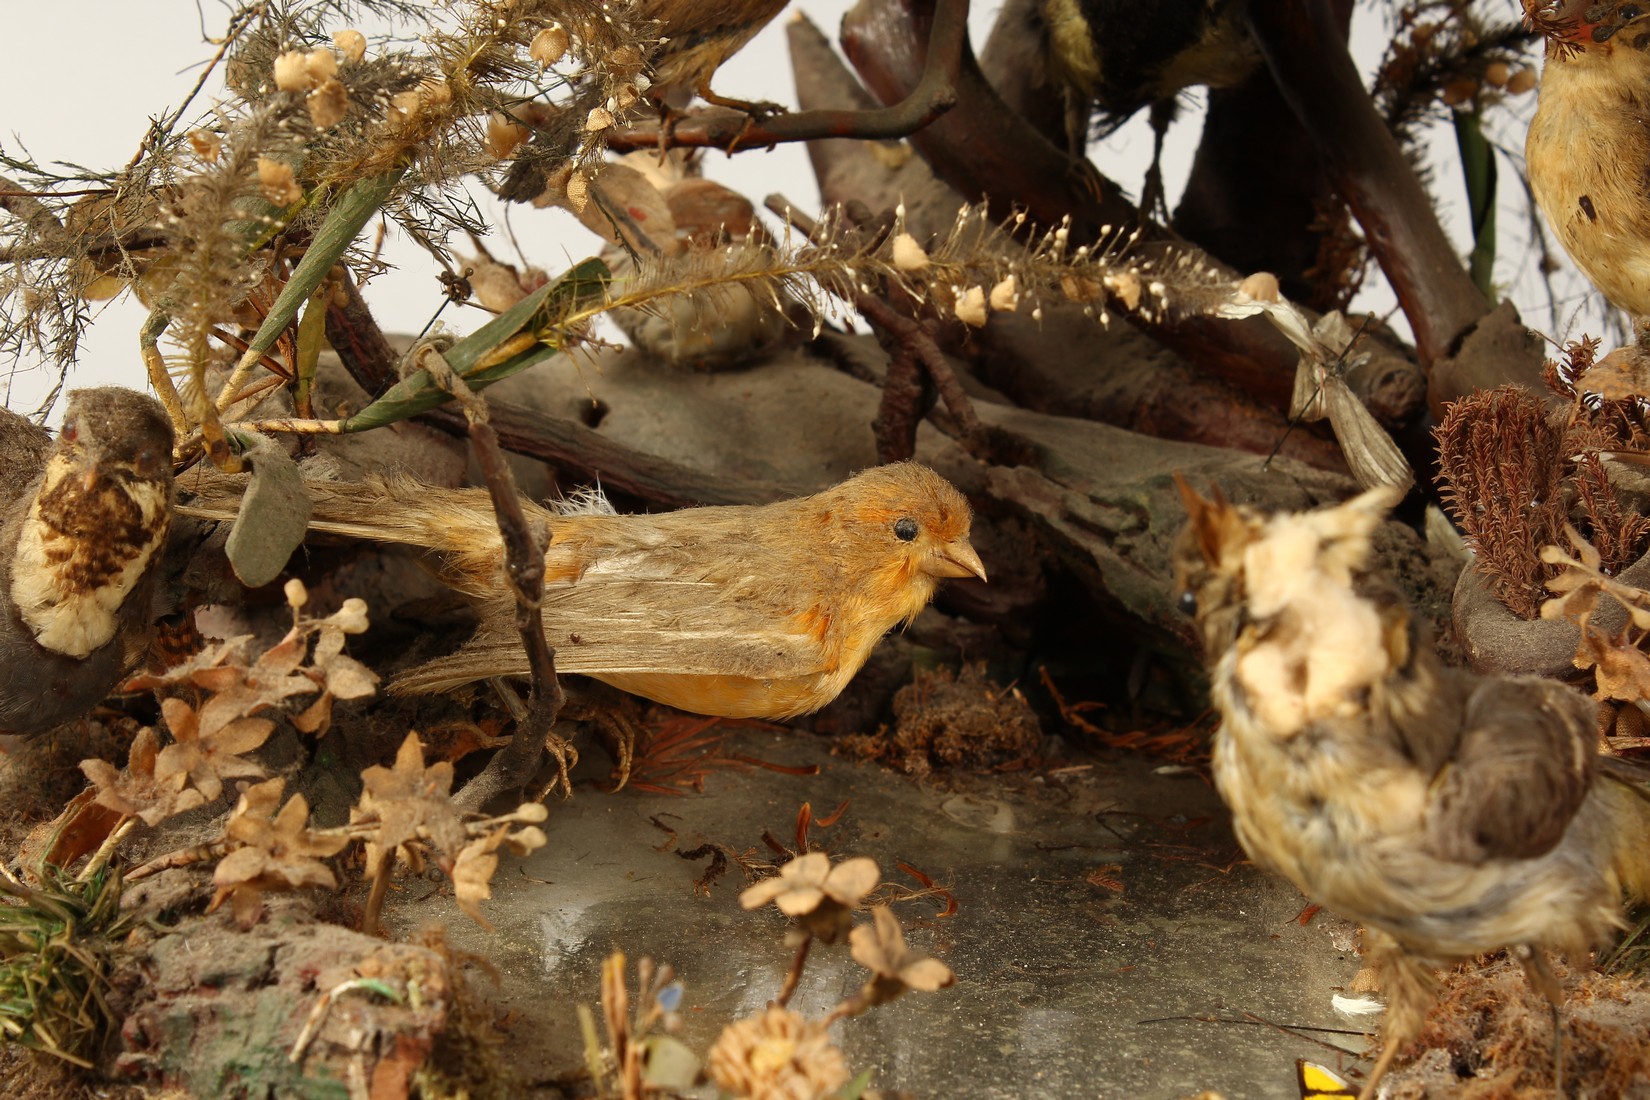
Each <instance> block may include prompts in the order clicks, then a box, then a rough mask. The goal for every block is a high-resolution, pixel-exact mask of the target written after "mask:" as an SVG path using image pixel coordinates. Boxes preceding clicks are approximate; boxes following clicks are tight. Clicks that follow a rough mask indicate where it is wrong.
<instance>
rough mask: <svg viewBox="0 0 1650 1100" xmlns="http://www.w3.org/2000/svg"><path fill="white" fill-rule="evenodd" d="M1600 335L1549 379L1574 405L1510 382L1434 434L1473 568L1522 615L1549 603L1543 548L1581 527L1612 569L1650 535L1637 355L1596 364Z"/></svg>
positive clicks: (1443, 481) (1552, 571) (1472, 400)
mask: <svg viewBox="0 0 1650 1100" xmlns="http://www.w3.org/2000/svg"><path fill="white" fill-rule="evenodd" d="M1597 349H1598V342H1597V341H1596V340H1583V341H1579V342H1576V343H1573V344H1571V345H1570V346H1569V347H1568V348H1566V349H1565V353H1564V357H1563V361H1562V362H1556V361H1549V362H1548V364H1547V366H1546V370H1545V377H1546V379H1547V384H1548V386H1549V387H1550V388H1551V390H1552V392H1553V393H1554V394H1555V395H1557V396H1558V397H1559V398H1561V399H1563V400H1564V401H1565V402H1566V405H1565V407H1561V408H1559V409H1557V410H1554V409H1552V408H1551V407H1550V406H1549V405H1548V404H1547V402H1545V401H1543V400H1542V399H1541V398H1540V397H1538V396H1537V395H1535V394H1533V393H1531V392H1529V391H1528V390H1524V389H1520V388H1518V387H1511V386H1509V387H1502V388H1499V389H1495V390H1488V391H1483V392H1480V393H1477V394H1474V395H1473V396H1471V397H1468V398H1464V399H1462V400H1461V401H1458V402H1456V403H1455V404H1454V405H1452V406H1451V407H1450V409H1449V411H1448V413H1447V414H1446V415H1445V417H1444V419H1443V421H1442V423H1440V424H1439V425H1438V428H1437V429H1436V432H1435V438H1436V439H1437V442H1438V463H1439V482H1440V485H1441V487H1442V491H1443V499H1444V501H1445V503H1446V504H1447V505H1448V506H1449V508H1450V510H1451V513H1452V514H1453V515H1454V517H1455V520H1456V522H1457V523H1459V524H1460V525H1461V528H1462V530H1463V531H1465V532H1466V534H1467V538H1468V540H1469V543H1470V545H1471V547H1472V549H1473V550H1474V552H1475V554H1474V558H1473V563H1474V567H1475V568H1476V569H1477V570H1478V571H1479V572H1480V573H1482V574H1483V575H1484V576H1485V577H1486V578H1487V579H1488V580H1489V582H1490V584H1491V587H1492V589H1493V591H1494V592H1495V595H1496V597H1497V598H1498V599H1499V600H1500V601H1501V602H1502V603H1504V604H1506V605H1507V607H1509V608H1511V609H1512V610H1513V611H1514V612H1515V613H1517V614H1518V615H1520V616H1521V617H1523V618H1526V619H1530V618H1534V617H1535V616H1536V615H1537V614H1538V613H1539V612H1540V609H1541V602H1542V599H1543V595H1544V593H1543V587H1544V585H1546V584H1547V582H1549V581H1550V580H1551V579H1552V578H1553V577H1554V576H1555V575H1556V574H1557V568H1556V567H1555V566H1554V565H1553V564H1552V563H1551V562H1548V561H1546V560H1544V559H1543V557H1542V549H1543V547H1546V546H1550V545H1553V544H1556V543H1560V542H1561V541H1562V539H1563V536H1564V529H1565V526H1566V525H1567V524H1570V523H1573V524H1575V526H1576V528H1577V529H1578V530H1579V531H1580V532H1581V533H1582V535H1583V537H1585V538H1586V539H1587V540H1588V541H1589V542H1590V543H1591V544H1592V545H1593V546H1595V547H1596V548H1597V553H1598V554H1599V556H1600V560H1601V562H1602V566H1603V568H1604V569H1605V571H1606V572H1608V573H1611V574H1614V573H1616V572H1619V571H1620V570H1621V569H1623V568H1625V567H1626V566H1627V565H1628V564H1630V563H1631V562H1633V561H1634V560H1636V559H1637V558H1638V556H1639V555H1640V554H1642V553H1643V552H1644V550H1645V547H1646V541H1647V538H1650V518H1646V515H1645V511H1646V509H1645V502H1644V495H1643V491H1642V488H1640V485H1641V483H1642V478H1641V477H1640V476H1639V475H1637V474H1636V473H1635V472H1634V466H1632V465H1629V464H1628V463H1631V462H1632V458H1633V455H1634V454H1636V453H1638V452H1642V451H1644V450H1645V447H1646V444H1647V443H1650V420H1647V417H1650V405H1647V404H1646V400H1645V398H1644V396H1643V395H1642V394H1643V383H1644V381H1645V380H1644V379H1643V378H1642V377H1640V373H1641V371H1640V369H1639V367H1638V363H1637V359H1636V356H1635V355H1634V354H1633V353H1632V351H1631V349H1624V351H1623V352H1617V353H1614V354H1612V355H1610V356H1607V357H1605V358H1604V359H1603V360H1600V361H1598V362H1597V363H1595V362H1594V355H1595V353H1596V352H1597Z"/></svg>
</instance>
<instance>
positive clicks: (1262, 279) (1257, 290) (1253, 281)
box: [1238, 271, 1283, 302]
mask: <svg viewBox="0 0 1650 1100" xmlns="http://www.w3.org/2000/svg"><path fill="white" fill-rule="evenodd" d="M1238 293H1239V294H1242V295H1244V296H1246V297H1247V298H1248V299H1249V300H1250V301H1252V302H1280V301H1282V300H1283V290H1282V289H1281V288H1280V287H1279V286H1278V277H1277V276H1276V275H1274V274H1272V273H1271V272H1270V271H1257V272H1255V273H1254V274H1253V275H1251V276H1249V277H1248V278H1246V279H1244V280H1243V282H1241V283H1239V284H1238Z"/></svg>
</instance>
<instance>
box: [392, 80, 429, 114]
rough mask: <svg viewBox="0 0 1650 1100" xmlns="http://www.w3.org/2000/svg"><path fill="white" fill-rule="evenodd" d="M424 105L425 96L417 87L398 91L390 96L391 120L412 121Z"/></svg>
mask: <svg viewBox="0 0 1650 1100" xmlns="http://www.w3.org/2000/svg"><path fill="white" fill-rule="evenodd" d="M423 106H424V96H423V94H422V93H421V92H419V90H418V89H417V88H413V89H410V90H409V91H405V92H396V93H395V94H394V95H392V96H390V109H389V116H390V121H391V122H411V121H412V120H413V119H415V118H417V117H418V112H419V111H420V110H421V109H422V108H423Z"/></svg>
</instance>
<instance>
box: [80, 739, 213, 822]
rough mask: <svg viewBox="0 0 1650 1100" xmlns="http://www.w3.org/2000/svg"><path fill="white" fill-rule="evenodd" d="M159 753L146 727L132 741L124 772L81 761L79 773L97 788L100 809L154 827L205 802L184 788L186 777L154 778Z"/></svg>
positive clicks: (106, 764) (105, 764) (157, 743)
mask: <svg viewBox="0 0 1650 1100" xmlns="http://www.w3.org/2000/svg"><path fill="white" fill-rule="evenodd" d="M159 751H160V738H159V735H157V734H156V733H155V731H154V730H153V729H151V728H149V727H148V726H145V727H143V728H142V729H140V730H139V731H138V733H137V736H136V737H135V738H133V740H132V747H131V749H130V750H129V752H128V753H127V758H126V767H125V768H123V769H121V770H119V771H116V770H115V768H114V766H113V765H111V764H110V763H109V762H108V761H107V760H82V761H81V762H80V770H81V772H82V773H84V774H85V776H86V778H87V779H89V780H91V782H92V785H93V786H94V787H96V788H97V801H98V804H99V805H102V806H107V807H108V808H109V809H111V810H114V811H115V812H116V813H122V814H131V815H133V816H136V817H139V818H141V819H142V820H143V823H144V824H146V825H156V824H158V823H160V822H161V821H164V820H165V819H166V818H168V817H172V816H173V815H175V814H181V813H184V812H185V811H188V810H192V809H194V808H195V807H196V806H200V805H203V804H204V803H205V802H206V798H205V796H203V795H202V794H201V793H200V792H199V791H196V790H190V789H186V788H185V783H186V781H187V779H188V776H187V775H186V774H184V773H181V772H178V773H172V774H166V775H161V774H157V771H156V768H157V764H158V761H159Z"/></svg>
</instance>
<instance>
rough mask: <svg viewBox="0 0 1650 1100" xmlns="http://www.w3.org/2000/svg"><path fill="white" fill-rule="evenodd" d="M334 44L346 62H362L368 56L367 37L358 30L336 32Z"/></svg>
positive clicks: (333, 38)
mask: <svg viewBox="0 0 1650 1100" xmlns="http://www.w3.org/2000/svg"><path fill="white" fill-rule="evenodd" d="M332 44H333V45H334V46H337V47H338V52H339V53H341V54H343V55H344V60H345V61H360V60H361V59H362V58H364V57H366V56H367V36H366V35H364V34H362V33H361V32H360V31H358V30H354V29H349V30H341V31H335V32H334V33H333V36H332Z"/></svg>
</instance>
